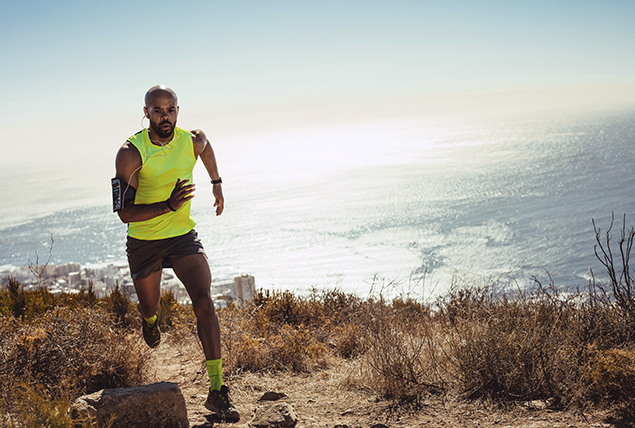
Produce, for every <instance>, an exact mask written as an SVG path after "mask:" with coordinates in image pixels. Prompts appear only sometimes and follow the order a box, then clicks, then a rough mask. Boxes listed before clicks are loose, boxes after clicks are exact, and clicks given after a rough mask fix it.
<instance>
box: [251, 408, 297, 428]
mask: <svg viewBox="0 0 635 428" xmlns="http://www.w3.org/2000/svg"><path fill="white" fill-rule="evenodd" d="M297 421H298V415H297V414H296V413H295V410H293V407H291V405H290V404H288V403H284V402H281V403H272V404H265V405H263V406H260V407H258V408H257V409H256V411H255V412H254V416H253V418H252V419H251V422H250V423H249V425H250V426H252V427H254V428H273V427H290V426H293V425H295V423H296V422H297Z"/></svg>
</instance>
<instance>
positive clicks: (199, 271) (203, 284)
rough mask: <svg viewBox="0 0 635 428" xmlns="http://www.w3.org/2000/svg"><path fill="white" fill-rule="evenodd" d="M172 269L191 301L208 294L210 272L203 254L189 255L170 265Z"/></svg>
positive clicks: (210, 282) (210, 278)
mask: <svg viewBox="0 0 635 428" xmlns="http://www.w3.org/2000/svg"><path fill="white" fill-rule="evenodd" d="M172 269H173V270H174V273H175V274H176V276H177V277H178V278H179V280H181V282H182V283H183V285H184V286H185V289H186V290H187V292H188V293H189V295H190V298H191V299H192V303H194V300H195V299H196V298H198V297H202V296H204V295H209V294H210V287H211V285H212V272H211V270H210V268H209V264H208V262H207V257H206V256H205V255H204V254H191V255H189V256H185V257H182V258H180V259H178V260H177V261H175V262H174V263H173V264H172Z"/></svg>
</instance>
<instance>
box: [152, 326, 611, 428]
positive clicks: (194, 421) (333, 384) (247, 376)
mask: <svg viewBox="0 0 635 428" xmlns="http://www.w3.org/2000/svg"><path fill="white" fill-rule="evenodd" d="M150 367H151V368H150V373H149V377H150V379H149V380H150V381H151V382H161V381H167V382H175V383H177V384H178V385H179V387H180V389H181V391H182V392H183V396H184V397H185V402H186V405H187V412H188V418H189V421H190V427H193V428H204V427H230V426H231V427H234V428H239V427H248V426H249V422H250V420H251V417H252V414H253V411H254V410H255V409H256V408H257V407H258V405H259V403H258V400H259V399H260V397H262V395H263V394H264V393H265V392H268V391H274V392H280V393H284V394H286V396H287V397H286V398H285V399H284V400H285V401H286V402H288V403H289V404H291V405H292V406H293V407H294V409H295V411H296V413H297V414H298V417H299V421H298V424H297V425H296V428H312V427H315V428H317V427H320V428H327V427H328V428H334V427H336V426H338V425H339V426H340V427H342V428H343V427H344V426H347V427H349V428H370V427H373V426H375V427H377V428H379V427H381V426H386V427H389V428H393V427H431V428H450V427H470V428H489V427H491V428H519V427H522V428H547V427H548V428H573V427H576V428H583V427H593V428H599V427H613V426H615V425H612V424H609V423H607V422H606V415H605V414H603V413H600V412H598V413H595V414H592V415H591V414H584V415H583V414H580V413H575V412H553V411H550V410H547V409H535V408H534V409H531V408H529V407H527V406H522V405H519V406H517V407H516V408H515V409H513V410H511V411H505V412H504V411H499V410H492V409H488V408H485V407H484V406H483V405H481V404H470V403H465V402H454V401H452V400H447V399H445V400H441V399H438V398H434V399H431V400H430V401H427V402H424V403H422V405H420V406H419V408H417V409H409V408H407V407H403V406H402V407H399V408H394V407H391V403H390V402H389V401H386V400H381V399H378V398H377V397H376V396H375V395H374V394H372V393H369V392H367V391H362V390H356V391H353V390H350V388H344V387H343V385H344V383H345V380H346V379H347V378H348V376H349V374H350V372H351V366H350V364H348V363H346V362H341V363H339V364H335V365H332V367H331V368H329V369H327V370H322V371H317V372H315V373H311V374H288V373H270V374H252V373H244V374H241V375H239V376H233V377H231V378H226V379H225V383H226V384H228V385H229V387H230V388H231V396H232V399H233V401H234V405H235V406H236V408H237V409H238V410H239V411H240V413H241V421H240V422H237V423H231V424H230V423H222V422H219V421H214V420H213V419H212V418H211V416H210V414H209V411H208V410H207V409H205V407H203V402H204V401H205V398H206V396H207V388H208V386H209V381H208V378H207V371H206V369H205V366H204V363H203V360H202V350H201V348H200V345H199V344H198V341H196V340H187V341H185V340H181V341H178V342H177V341H176V340H174V338H172V337H171V336H170V335H169V334H164V336H163V341H162V343H161V345H160V346H159V347H158V348H156V349H154V350H152V354H151V363H150Z"/></svg>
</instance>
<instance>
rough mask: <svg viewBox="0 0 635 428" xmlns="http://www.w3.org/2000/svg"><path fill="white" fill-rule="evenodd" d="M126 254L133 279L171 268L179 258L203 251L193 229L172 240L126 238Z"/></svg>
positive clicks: (203, 252) (202, 252)
mask: <svg viewBox="0 0 635 428" xmlns="http://www.w3.org/2000/svg"><path fill="white" fill-rule="evenodd" d="M126 253H127V254H128V264H129V265H130V275H131V276H132V278H133V279H143V278H147V277H148V276H150V274H152V273H153V272H156V271H159V270H161V269H163V268H169V267H172V264H173V263H174V262H175V261H177V260H178V259H180V258H183V257H185V256H189V255H192V254H203V255H204V256H205V257H207V255H206V254H205V250H204V249H203V244H202V243H201V240H200V239H199V238H198V233H196V231H195V230H194V229H192V230H191V231H189V232H188V233H186V234H185V235H181V236H175V237H174V238H167V239H158V240H155V241H145V240H142V239H136V238H132V237H130V236H128V240H127V241H126Z"/></svg>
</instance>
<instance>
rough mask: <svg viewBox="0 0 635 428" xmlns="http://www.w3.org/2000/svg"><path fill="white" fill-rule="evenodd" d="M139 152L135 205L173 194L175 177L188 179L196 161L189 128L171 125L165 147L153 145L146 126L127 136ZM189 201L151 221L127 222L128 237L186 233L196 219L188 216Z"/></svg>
mask: <svg viewBox="0 0 635 428" xmlns="http://www.w3.org/2000/svg"><path fill="white" fill-rule="evenodd" d="M128 141H130V142H131V143H132V144H133V145H134V146H135V147H136V148H137V149H138V150H139V153H140V154H141V162H142V163H141V169H140V170H139V172H138V177H139V188H138V189H137V194H136V196H135V204H153V203H155V202H162V201H165V200H166V199H168V198H169V197H170V195H171V194H172V190H173V189H174V185H175V184H176V179H177V178H180V179H181V180H185V179H187V180H190V181H189V182H190V183H192V182H193V181H192V178H193V177H192V176H193V174H192V171H193V169H194V165H195V164H196V156H195V154H194V144H193V143H192V135H191V134H190V133H189V131H186V130H184V129H181V128H176V127H175V128H174V138H172V141H170V142H169V143H168V144H166V145H164V146H157V145H155V144H152V142H151V141H150V137H149V135H148V129H147V128H146V129H144V130H142V131H139V132H137V133H136V134H135V135H133V136H132V137H130V138H129V139H128ZM190 206H191V201H187V202H186V203H185V204H184V205H183V206H182V207H181V208H179V209H178V210H176V211H173V212H169V213H167V214H163V215H160V216H158V217H155V218H153V219H150V220H146V221H139V222H130V223H128V236H131V237H133V238H137V239H143V240H157V239H165V238H172V237H174V236H180V235H184V234H186V233H188V232H189V231H190V230H192V229H193V228H194V226H195V225H196V222H195V221H194V219H193V218H192V216H191V215H190Z"/></svg>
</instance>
